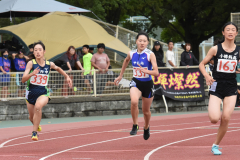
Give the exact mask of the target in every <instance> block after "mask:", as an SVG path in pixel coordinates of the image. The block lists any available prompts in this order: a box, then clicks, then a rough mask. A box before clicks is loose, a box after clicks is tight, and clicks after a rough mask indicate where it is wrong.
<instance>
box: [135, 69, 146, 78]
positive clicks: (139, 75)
mask: <svg viewBox="0 0 240 160" xmlns="http://www.w3.org/2000/svg"><path fill="white" fill-rule="evenodd" d="M142 68H144V69H146V70H147V67H142ZM133 77H135V78H148V77H149V74H146V73H143V72H141V70H140V67H133Z"/></svg>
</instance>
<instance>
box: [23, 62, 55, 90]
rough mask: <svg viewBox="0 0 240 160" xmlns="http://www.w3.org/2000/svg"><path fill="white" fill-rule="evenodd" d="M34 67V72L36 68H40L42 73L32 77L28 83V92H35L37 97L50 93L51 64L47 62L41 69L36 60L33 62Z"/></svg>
mask: <svg viewBox="0 0 240 160" xmlns="http://www.w3.org/2000/svg"><path fill="white" fill-rule="evenodd" d="M32 62H33V66H32V70H31V71H30V73H31V72H33V71H34V70H35V69H36V68H38V67H39V69H40V71H39V73H38V74H36V75H34V76H32V77H31V78H30V79H29V80H28V82H27V90H28V91H31V92H32V93H33V92H34V93H35V94H36V95H44V94H47V93H49V91H48V88H47V84H48V80H49V74H50V62H49V61H45V66H44V67H41V66H40V65H39V64H38V63H37V61H36V60H35V59H33V60H32Z"/></svg>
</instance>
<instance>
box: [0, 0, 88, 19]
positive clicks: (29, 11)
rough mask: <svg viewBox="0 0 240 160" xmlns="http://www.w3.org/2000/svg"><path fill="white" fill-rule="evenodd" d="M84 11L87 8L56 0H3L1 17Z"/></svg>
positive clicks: (0, 10)
mask: <svg viewBox="0 0 240 160" xmlns="http://www.w3.org/2000/svg"><path fill="white" fill-rule="evenodd" d="M55 11H61V12H67V13H83V12H91V11H89V10H86V9H82V8H78V7H75V6H71V5H68V4H65V3H61V2H58V1H55V0H1V1H0V17H39V16H43V15H44V14H46V13H49V12H55Z"/></svg>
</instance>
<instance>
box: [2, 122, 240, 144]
mask: <svg viewBox="0 0 240 160" xmlns="http://www.w3.org/2000/svg"><path fill="white" fill-rule="evenodd" d="M232 124H240V123H231V124H229V125H232ZM216 126H218V125H211V126H199V127H190V128H183V129H175V130H160V131H159V132H158V133H161V132H162V133H165V132H172V131H181V130H187V129H199V128H204V127H216ZM119 130H127V129H119ZM115 131H116V130H110V131H102V132H92V133H84V134H77V135H71V136H63V137H56V138H50V139H44V140H39V141H31V142H24V143H18V144H13V145H8V146H3V147H2V148H7V147H13V146H19V145H24V144H31V143H38V142H44V141H50V140H55V139H62V138H72V137H77V136H85V135H91V134H100V133H107V132H115ZM152 131H154V130H152Z"/></svg>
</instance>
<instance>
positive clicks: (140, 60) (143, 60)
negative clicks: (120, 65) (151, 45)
mask: <svg viewBox="0 0 240 160" xmlns="http://www.w3.org/2000/svg"><path fill="white" fill-rule="evenodd" d="M151 53H152V51H151V50H149V49H147V48H146V49H144V50H143V51H142V52H141V53H138V52H137V49H135V50H132V51H131V52H130V58H131V60H132V66H133V77H135V78H136V79H138V80H139V81H150V80H152V76H151V75H149V74H146V73H143V72H141V71H140V70H139V68H140V67H139V66H138V64H139V65H140V66H141V67H142V68H144V69H147V70H152V63H151V62H150V54H151Z"/></svg>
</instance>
